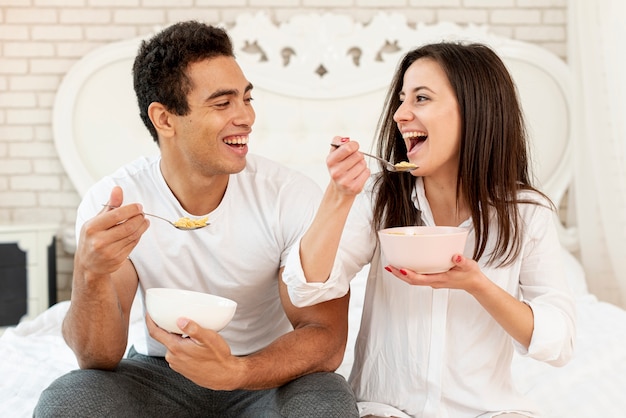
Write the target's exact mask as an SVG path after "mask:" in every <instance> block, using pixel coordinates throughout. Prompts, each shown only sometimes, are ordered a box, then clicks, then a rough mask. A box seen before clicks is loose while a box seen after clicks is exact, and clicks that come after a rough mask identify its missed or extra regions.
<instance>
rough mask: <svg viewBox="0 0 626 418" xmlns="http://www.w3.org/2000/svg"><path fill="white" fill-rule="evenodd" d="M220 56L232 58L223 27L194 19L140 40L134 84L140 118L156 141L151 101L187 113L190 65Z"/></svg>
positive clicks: (180, 113)
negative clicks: (151, 117)
mask: <svg viewBox="0 0 626 418" xmlns="http://www.w3.org/2000/svg"><path fill="white" fill-rule="evenodd" d="M219 56H229V57H234V52H233V45H232V42H231V40H230V37H229V36H228V34H227V33H226V31H225V30H224V29H222V28H218V27H215V26H210V25H207V24H204V23H200V22H197V21H187V22H179V23H176V24H174V25H172V26H169V27H167V28H165V29H164V30H162V31H161V32H159V33H157V34H156V35H154V36H153V37H152V38H150V39H148V40H145V41H143V42H142V43H141V46H140V47H139V51H138V53H137V57H136V58H135V62H134V64H133V85H134V88H135V93H136V95H137V103H138V105H139V115H140V116H141V120H142V121H143V123H144V124H145V125H146V127H147V128H148V131H150V134H151V135H152V138H153V139H154V141H155V142H156V143H157V144H158V143H159V140H158V136H157V132H156V129H155V128H154V126H153V125H152V122H151V121H150V118H149V117H148V106H150V103H152V102H158V103H161V104H162V105H163V106H165V108H167V109H168V110H169V111H171V112H172V113H174V114H177V115H186V114H187V113H188V112H189V104H188V103H187V94H188V93H189V91H190V90H191V88H192V85H191V80H190V79H189V77H188V76H187V68H188V66H189V64H192V63H194V62H198V61H202V60H205V59H209V58H214V57H219Z"/></svg>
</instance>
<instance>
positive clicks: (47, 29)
mask: <svg viewBox="0 0 626 418" xmlns="http://www.w3.org/2000/svg"><path fill="white" fill-rule="evenodd" d="M32 37H33V39H35V40H42V39H45V40H48V41H67V40H80V39H83V30H82V28H80V27H78V26H70V25H35V26H33V27H32Z"/></svg>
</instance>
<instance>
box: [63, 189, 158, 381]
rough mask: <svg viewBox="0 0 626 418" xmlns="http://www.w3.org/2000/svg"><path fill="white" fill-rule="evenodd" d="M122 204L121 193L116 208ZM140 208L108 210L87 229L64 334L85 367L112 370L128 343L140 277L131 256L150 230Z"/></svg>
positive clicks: (115, 197)
mask: <svg viewBox="0 0 626 418" xmlns="http://www.w3.org/2000/svg"><path fill="white" fill-rule="evenodd" d="M121 202H122V194H121V189H119V188H116V189H114V191H113V192H112V193H111V200H110V202H109V203H110V204H111V205H113V206H118V205H119V204H121ZM148 225H149V222H148V221H147V220H146V219H145V218H144V216H143V213H142V208H141V206H140V205H136V204H133V205H127V206H124V207H121V208H119V209H112V210H110V209H109V210H106V209H105V210H103V211H102V212H100V213H99V214H98V215H96V216H95V217H94V218H93V219H91V220H89V221H88V222H86V223H85V224H84V225H83V227H82V228H81V234H80V238H79V242H78V248H77V251H76V254H75V256H74V276H73V281H72V297H71V304H70V308H69V310H68V313H67V315H66V317H65V320H64V321H63V327H62V331H63V336H64V338H65V341H66V342H67V344H68V345H69V346H70V348H71V349H72V350H73V351H74V354H75V355H76V358H77V360H78V364H79V366H80V367H81V368H98V369H112V368H114V367H115V366H116V365H117V364H118V363H119V361H120V359H121V358H122V357H123V355H124V352H125V350H126V345H127V337H128V326H129V315H130V308H131V306H132V302H133V298H134V296H135V293H136V291H137V286H138V278H137V273H136V272H135V269H134V267H133V265H132V263H131V262H130V260H129V259H128V255H129V254H130V252H131V251H132V249H133V248H134V247H135V245H136V244H137V242H138V241H139V238H140V237H141V235H142V234H143V232H145V230H146V229H147V228H148Z"/></svg>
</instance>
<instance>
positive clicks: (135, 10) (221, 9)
mask: <svg viewBox="0 0 626 418" xmlns="http://www.w3.org/2000/svg"><path fill="white" fill-rule="evenodd" d="M33 3H35V4H36V6H33ZM566 7H567V1H566V0H334V1H329V0H37V1H36V2H33V1H32V0H0V224H3V223H20V222H29V223H30V222H32V221H33V219H42V220H45V221H46V222H58V223H59V225H60V226H62V227H67V226H69V225H72V224H73V222H74V217H75V210H76V206H77V205H78V202H79V197H78V195H77V193H76V191H75V190H74V188H73V187H72V185H71V182H70V181H69V179H68V178H67V176H66V174H65V172H64V170H63V168H62V166H61V164H60V162H59V160H58V157H57V154H56V151H55V149H54V145H53V140H52V131H51V115H52V104H53V101H54V93H55V91H56V89H57V87H58V86H59V83H60V82H61V80H62V78H63V74H64V73H65V72H66V71H67V70H68V69H69V68H70V67H71V65H72V64H73V63H74V62H76V61H77V60H78V59H79V58H80V57H81V56H83V55H84V54H86V53H87V52H89V51H91V50H92V49H93V48H95V47H97V46H99V45H102V44H105V43H107V42H112V41H116V40H119V39H124V38H129V37H135V36H139V35H141V34H144V33H147V32H151V31H152V30H153V28H154V27H161V26H165V25H167V24H169V23H171V22H175V21H179V20H185V19H201V20H204V21H207V22H220V21H224V22H232V21H234V19H235V17H236V16H237V15H238V14H240V13H242V12H252V13H253V12H256V11H260V10H264V11H267V12H268V13H269V14H270V15H271V16H273V18H274V19H275V20H276V21H281V20H285V19H288V18H289V17H290V16H292V15H294V14H297V13H303V12H327V11H335V12H338V13H344V14H346V13H347V14H351V15H352V16H354V17H355V19H357V20H359V21H362V22H366V21H367V20H369V19H370V17H371V16H372V15H373V14H375V13H376V12H378V11H380V10H384V11H393V12H399V13H403V14H404V15H405V16H407V19H408V20H409V21H412V22H416V21H421V22H427V23H434V22H436V21H439V20H451V21H455V22H457V23H462V24H466V23H477V24H489V25H490V26H492V27H493V28H494V30H495V31H497V32H498V33H501V34H503V35H507V36H512V37H515V38H519V39H523V40H526V41H530V42H535V43H537V44H539V45H542V46H545V47H547V48H549V49H551V50H552V51H554V52H556V53H557V54H559V55H560V56H561V57H563V58H565V51H566V41H567V40H566V25H567V22H566V15H567V13H566V12H567V10H566ZM57 252H58V260H57V270H58V287H59V297H60V299H67V298H68V297H69V291H70V280H71V279H70V278H71V272H72V258H71V256H69V255H68V254H66V253H65V252H64V251H63V249H62V248H60V246H59V248H58V251H57Z"/></svg>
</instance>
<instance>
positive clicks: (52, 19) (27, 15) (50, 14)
mask: <svg viewBox="0 0 626 418" xmlns="http://www.w3.org/2000/svg"><path fill="white" fill-rule="evenodd" d="M5 19H6V20H5V21H6V22H7V23H28V24H33V23H56V22H57V12H56V10H54V9H44V8H42V7H37V8H35V9H32V8H28V9H26V8H25V9H7V10H6V13H5Z"/></svg>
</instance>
